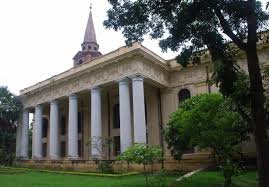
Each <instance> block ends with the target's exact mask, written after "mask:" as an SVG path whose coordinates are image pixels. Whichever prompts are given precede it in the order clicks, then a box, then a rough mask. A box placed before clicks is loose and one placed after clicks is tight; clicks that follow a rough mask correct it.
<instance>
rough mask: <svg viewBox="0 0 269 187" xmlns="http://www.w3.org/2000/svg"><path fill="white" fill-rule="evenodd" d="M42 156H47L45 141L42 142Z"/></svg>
mask: <svg viewBox="0 0 269 187" xmlns="http://www.w3.org/2000/svg"><path fill="white" fill-rule="evenodd" d="M42 156H43V157H47V143H43V144H42Z"/></svg>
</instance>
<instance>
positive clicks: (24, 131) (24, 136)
mask: <svg viewBox="0 0 269 187" xmlns="http://www.w3.org/2000/svg"><path fill="white" fill-rule="evenodd" d="M28 146H29V111H28V110H27V109H26V110H24V111H23V114H22V127H21V157H22V158H23V159H28V156H29V155H28Z"/></svg>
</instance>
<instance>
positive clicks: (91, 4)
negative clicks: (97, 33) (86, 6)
mask: <svg viewBox="0 0 269 187" xmlns="http://www.w3.org/2000/svg"><path fill="white" fill-rule="evenodd" d="M90 11H92V2H90Z"/></svg>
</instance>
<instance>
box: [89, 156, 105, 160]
mask: <svg viewBox="0 0 269 187" xmlns="http://www.w3.org/2000/svg"><path fill="white" fill-rule="evenodd" d="M91 159H93V160H102V159H103V158H102V156H100V155H91V156H90V160H91Z"/></svg>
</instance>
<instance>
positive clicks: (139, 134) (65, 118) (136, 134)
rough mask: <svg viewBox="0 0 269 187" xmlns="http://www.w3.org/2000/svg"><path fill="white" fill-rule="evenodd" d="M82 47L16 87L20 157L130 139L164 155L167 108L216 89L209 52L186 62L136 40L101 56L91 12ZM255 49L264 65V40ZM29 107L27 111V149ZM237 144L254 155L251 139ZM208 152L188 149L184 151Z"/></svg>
mask: <svg viewBox="0 0 269 187" xmlns="http://www.w3.org/2000/svg"><path fill="white" fill-rule="evenodd" d="M81 47H82V50H81V51H79V52H78V53H77V54H76V55H75V57H74V59H73V60H74V67H72V68H71V69H69V70H67V71H65V72H63V73H61V74H58V75H55V76H53V77H51V78H49V79H47V80H44V81H42V82H39V83H37V84H35V85H33V86H31V87H28V88H25V89H23V90H21V92H20V97H21V99H22V102H23V106H24V110H23V114H22V117H21V123H20V125H19V127H18V132H17V150H16V154H17V157H18V158H20V159H21V162H25V163H26V162H28V163H29V162H32V163H34V161H41V160H46V161H59V160H65V161H68V160H71V161H73V160H84V161H90V160H94V159H114V158H115V156H116V155H118V154H119V153H121V152H123V151H125V150H126V149H127V148H128V147H130V146H131V145H132V144H133V143H147V144H150V145H160V146H162V147H163V148H164V150H165V155H166V156H167V158H168V157H169V155H170V153H169V150H167V149H166V146H165V142H164V140H163V138H162V135H161V131H162V129H163V128H164V126H165V125H166V124H167V122H168V120H169V116H170V115H171V113H172V112H174V111H175V110H176V109H177V108H178V106H179V104H180V102H182V101H184V100H185V99H187V98H190V97H191V96H194V95H197V94H200V93H212V92H218V88H217V87H216V86H214V85H210V84H209V78H210V77H211V75H212V63H211V61H210V56H209V54H205V55H204V56H203V57H202V63H201V64H199V65H193V66H189V67H187V68H182V67H181V66H180V65H179V64H177V63H176V61H175V60H164V59H162V58H161V57H159V56H158V55H156V54H155V53H153V52H152V51H150V50H149V49H147V48H145V47H144V46H142V45H141V44H139V43H135V44H133V46H132V47H121V48H119V49H117V50H115V51H112V52H110V53H108V54H105V55H102V54H101V53H100V52H99V45H98V43H97V40H96V35H95V30H94V25H93V19H92V13H90V15H89V20H88V24H87V27H86V31H85V37H84V41H83V43H82V44H81ZM258 53H259V59H260V63H261V66H262V67H268V66H269V42H268V39H267V40H266V39H264V40H261V41H260V43H259V50H258ZM237 62H238V64H239V65H240V66H241V67H242V68H243V69H247V64H246V58H245V56H244V54H243V53H240V52H239V53H238V56H237ZM30 113H33V114H34V122H33V125H32V128H33V131H32V132H33V134H32V151H31V152H32V154H31V153H29V152H30V150H29V114H30ZM107 138H110V139H112V140H113V142H114V144H113V147H112V148H108V147H104V146H103V145H102V143H101V142H102V141H104V140H105V139H107ZM242 149H243V152H244V153H245V154H247V155H255V146H254V144H253V141H252V142H246V143H244V145H243V146H242ZM210 154H211V153H210V151H209V150H203V151H201V150H198V149H195V148H194V149H193V150H190V151H188V152H187V153H186V155H184V158H189V159H195V158H200V157H201V155H203V156H204V155H206V156H208V155H210ZM30 155H31V156H30ZM207 158H208V157H207ZM36 163H37V162H36ZM50 163H55V162H50ZM84 163H85V162H84Z"/></svg>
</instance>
